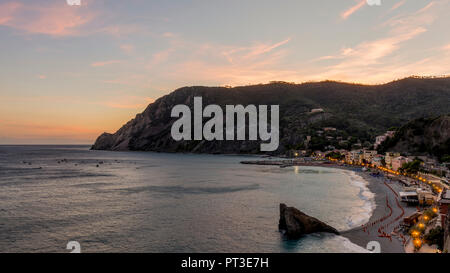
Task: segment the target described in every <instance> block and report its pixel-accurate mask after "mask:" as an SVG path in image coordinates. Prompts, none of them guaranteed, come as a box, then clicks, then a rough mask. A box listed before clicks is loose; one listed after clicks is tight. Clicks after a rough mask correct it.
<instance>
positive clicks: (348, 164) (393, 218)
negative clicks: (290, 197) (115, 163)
mask: <svg viewBox="0 0 450 273" xmlns="http://www.w3.org/2000/svg"><path fill="white" fill-rule="evenodd" d="M335 130H336V129H335V128H323V129H322V130H321V131H322V132H327V131H331V132H333V131H335ZM394 134H395V131H388V132H386V133H385V134H383V135H380V136H377V137H376V141H375V143H373V144H372V145H371V146H370V148H363V147H361V148H359V147H357V148H356V149H351V150H347V149H335V148H334V147H326V151H320V150H316V151H311V150H308V149H304V150H289V151H288V152H287V153H286V155H284V156H281V159H272V158H269V159H268V160H258V161H244V162H241V163H243V164H257V165H278V166H280V167H281V168H286V167H290V166H322V167H338V168H345V169H351V170H354V171H357V172H360V173H361V174H365V175H369V176H371V177H376V178H378V179H379V180H378V181H380V183H383V184H384V185H385V186H386V188H387V189H388V192H389V191H390V192H391V193H392V194H391V195H392V197H393V199H391V200H388V196H387V195H386V204H385V207H386V208H385V210H386V215H385V216H383V217H381V218H380V219H376V220H374V221H371V222H369V223H367V224H365V225H363V226H361V227H360V231H361V232H363V234H366V235H367V236H368V238H369V236H371V238H373V236H374V232H375V233H376V235H375V236H376V237H377V238H380V239H381V238H384V239H387V240H388V241H389V242H392V241H393V240H397V241H398V242H400V243H401V244H402V246H403V247H404V250H405V252H410V253H417V252H419V253H441V252H445V253H448V251H449V250H450V234H449V230H450V211H449V209H448V207H449V204H450V183H449V178H450V171H449V165H448V163H446V164H445V163H439V161H438V160H437V159H435V158H432V157H429V156H416V155H408V154H403V153H400V152H386V153H384V154H379V153H378V151H377V147H378V146H379V145H381V144H382V143H383V142H384V141H385V140H386V139H388V138H389V137H393V135H394ZM310 139H311V138H310V137H308V138H307V140H306V141H309V140H310ZM307 144H308V143H306V145H305V146H306V147H307V146H308V145H307ZM392 203H394V204H392ZM371 232H372V234H371ZM361 236H363V235H360V237H361Z"/></svg>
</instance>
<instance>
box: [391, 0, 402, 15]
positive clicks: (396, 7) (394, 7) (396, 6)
mask: <svg viewBox="0 0 450 273" xmlns="http://www.w3.org/2000/svg"><path fill="white" fill-rule="evenodd" d="M405 3H406V0H402V1H400V2H398V3H396V4H395V5H393V6H392V8H391V9H389V11H388V12H393V11H394V10H396V9H398V8H400V7H401V6H403V5H404V4H405Z"/></svg>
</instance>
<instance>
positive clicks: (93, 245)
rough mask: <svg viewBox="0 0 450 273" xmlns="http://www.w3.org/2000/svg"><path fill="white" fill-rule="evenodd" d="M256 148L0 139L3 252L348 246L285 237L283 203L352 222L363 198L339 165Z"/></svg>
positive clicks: (341, 223) (323, 238)
mask: <svg viewBox="0 0 450 273" xmlns="http://www.w3.org/2000/svg"><path fill="white" fill-rule="evenodd" d="M250 159H253V158H251V157H243V156H218V155H190V154H183V155H181V154H163V153H143V152H105V151H89V150H88V147H86V146H0V252H7V251H18V252H25V251H26V252H66V250H65V247H66V244H67V242H69V241H78V242H80V243H81V246H82V249H83V251H84V252H122V251H124V252H329V251H331V252H336V251H337V252H341V251H344V252H345V251H360V250H361V249H359V248H357V247H356V246H354V245H352V244H351V243H349V242H346V241H345V239H344V238H342V237H339V236H334V235H325V234H315V235H310V236H306V237H304V238H303V239H301V240H297V241H287V240H285V239H283V237H282V236H280V233H279V232H278V230H277V228H278V217H279V211H278V209H279V207H278V206H279V203H280V202H283V203H286V204H288V205H291V206H296V207H297V208H299V209H301V210H303V211H304V212H305V213H308V214H311V215H313V216H315V217H317V218H320V219H322V220H324V221H326V222H328V223H329V224H331V225H333V226H335V227H336V228H338V229H341V230H343V229H348V228H349V223H353V222H354V219H353V222H352V221H351V220H352V219H351V218H352V217H353V216H354V215H355V213H361V212H362V211H363V208H364V200H362V199H361V198H360V197H359V196H358V194H359V193H360V189H359V188H358V187H356V186H355V185H352V183H351V181H350V179H349V175H348V174H346V173H345V172H343V171H341V170H334V169H324V168H317V167H293V168H284V169H282V168H279V167H277V166H251V165H242V164H239V162H240V161H242V160H250Z"/></svg>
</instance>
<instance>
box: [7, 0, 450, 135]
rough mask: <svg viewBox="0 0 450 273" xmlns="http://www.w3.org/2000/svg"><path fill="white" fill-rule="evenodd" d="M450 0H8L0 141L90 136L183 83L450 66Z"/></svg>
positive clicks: (379, 77) (356, 77)
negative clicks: (376, 1)
mask: <svg viewBox="0 0 450 273" xmlns="http://www.w3.org/2000/svg"><path fill="white" fill-rule="evenodd" d="M449 14H450V0H434V1H431V0H381V5H380V6H369V5H368V4H367V3H366V1H365V0H363V1H361V0H314V1H313V0H310V1H306V0H304V1H303V0H292V1H284V0H276V1H275V0H199V1H197V0H193V1H191V0H179V1H177V0H158V1H150V0H130V1H119V0H81V6H69V5H68V4H67V3H66V0H41V1H36V0H29V1H8V0H0V37H1V38H0V62H1V66H0V144H19V143H20V144H80V143H84V144H92V143H93V141H94V140H95V138H96V137H97V136H98V135H99V134H101V133H102V132H105V131H106V132H115V131H116V130H117V129H119V128H120V126H121V125H122V124H124V123H125V122H126V121H128V120H129V119H131V118H133V117H134V116H135V115H136V114H137V113H139V112H141V111H142V110H143V109H144V108H145V107H146V106H147V105H148V104H149V103H150V102H152V101H153V100H154V99H157V98H159V97H160V96H162V95H165V94H168V93H170V92H171V91H173V90H174V89H176V88H178V87H182V86H192V85H208V86H221V85H232V86H236V85H247V84H257V83H267V82H269V81H273V80H282V81H289V82H298V83H301V82H304V81H318V80H325V79H331V80H340V81H350V82H360V83H371V84H372V83H384V82H388V81H391V80H394V79H398V78H402V77H407V76H410V75H448V74H450V73H449V72H450V35H449V32H450V30H449V27H450V16H449Z"/></svg>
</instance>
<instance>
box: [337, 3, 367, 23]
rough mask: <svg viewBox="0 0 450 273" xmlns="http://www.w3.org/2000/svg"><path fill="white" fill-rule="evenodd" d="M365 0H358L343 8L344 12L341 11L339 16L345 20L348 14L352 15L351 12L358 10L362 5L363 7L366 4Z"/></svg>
mask: <svg viewBox="0 0 450 273" xmlns="http://www.w3.org/2000/svg"><path fill="white" fill-rule="evenodd" d="M366 3H367V1H366V0H359V2H358V3H357V4H356V5H354V6H352V7H350V8H349V9H347V10H345V11H344V12H342V13H341V18H342V19H344V20H346V19H347V18H348V17H350V15H352V14H353V13H355V12H357V11H358V10H360V9H361V8H362V7H364V6H365V5H366Z"/></svg>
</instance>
